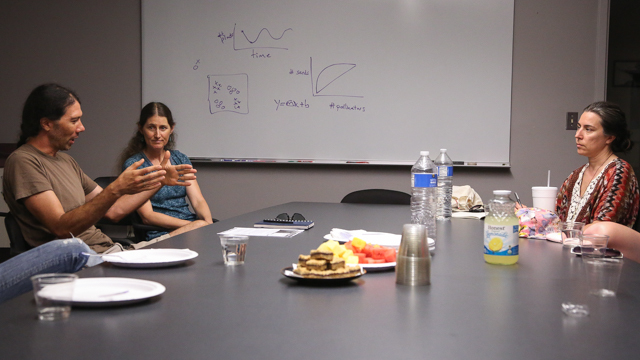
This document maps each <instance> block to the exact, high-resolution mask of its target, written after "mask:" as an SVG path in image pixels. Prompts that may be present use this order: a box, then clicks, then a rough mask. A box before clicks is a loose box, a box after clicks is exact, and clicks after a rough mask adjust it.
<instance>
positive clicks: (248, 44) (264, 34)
mask: <svg viewBox="0 0 640 360" xmlns="http://www.w3.org/2000/svg"><path fill="white" fill-rule="evenodd" d="M236 25H237V24H234V25H233V34H234V35H233V50H249V49H280V50H289V48H288V47H287V45H286V39H283V38H284V35H285V34H286V33H287V31H293V29H292V28H287V29H285V30H283V31H282V34H280V36H273V35H272V34H271V31H269V29H267V28H262V29H261V30H260V31H259V32H258V34H257V35H256V36H255V37H252V38H253V40H251V39H249V36H247V33H245V31H244V30H240V33H241V34H242V36H243V37H242V38H240V39H239V40H238V42H237V43H236V38H238V36H237V35H236V34H237V32H236Z"/></svg>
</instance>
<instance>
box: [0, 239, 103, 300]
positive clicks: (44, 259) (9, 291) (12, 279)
mask: <svg viewBox="0 0 640 360" xmlns="http://www.w3.org/2000/svg"><path fill="white" fill-rule="evenodd" d="M82 252H86V253H90V254H95V252H94V251H93V250H91V249H89V246H87V244H85V243H84V242H83V241H82V240H80V239H65V240H54V241H50V242H48V243H45V244H43V245H40V246H38V247H36V248H33V249H31V250H29V251H27V252H24V253H22V254H20V255H18V256H15V257H13V258H11V259H9V260H7V261H5V262H3V263H1V264H0V303H2V302H3V301H6V300H9V299H11V298H13V297H15V296H18V295H21V294H24V293H26V292H28V291H31V290H32V289H33V287H32V285H31V279H30V278H31V276H33V275H37V274H45V273H74V272H77V271H80V270H81V269H82V267H83V266H84V265H85V264H86V263H87V259H88V256H86V255H82V254H81V253H82Z"/></svg>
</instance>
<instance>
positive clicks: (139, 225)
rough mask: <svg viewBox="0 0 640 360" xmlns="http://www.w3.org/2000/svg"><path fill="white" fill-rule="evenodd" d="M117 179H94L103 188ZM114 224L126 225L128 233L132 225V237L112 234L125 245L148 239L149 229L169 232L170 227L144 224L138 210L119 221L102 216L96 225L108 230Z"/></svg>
mask: <svg viewBox="0 0 640 360" xmlns="http://www.w3.org/2000/svg"><path fill="white" fill-rule="evenodd" d="M115 179H117V176H101V177H98V178H96V179H94V181H95V182H96V183H97V184H98V185H100V187H101V188H103V189H104V188H106V187H107V186H109V184H111V183H112V182H113V181H114V180H115ZM112 226H116V227H124V228H126V232H127V233H128V232H129V231H128V230H129V227H131V229H132V230H133V236H132V237H124V238H123V237H114V236H112V237H111V239H112V240H113V241H115V242H118V243H120V244H122V245H123V246H125V245H132V244H135V243H139V242H141V241H145V240H147V232H149V231H166V232H169V231H170V230H169V229H165V228H163V227H160V226H155V225H147V224H144V223H143V222H142V219H141V218H140V215H138V213H137V212H136V211H133V212H132V213H130V214H129V215H127V216H125V217H124V218H122V219H121V220H120V221H118V222H117V223H114V222H113V221H111V220H108V219H105V218H102V219H100V221H98V223H97V224H96V227H97V228H99V229H101V230H103V231H105V232H108V228H109V227H112Z"/></svg>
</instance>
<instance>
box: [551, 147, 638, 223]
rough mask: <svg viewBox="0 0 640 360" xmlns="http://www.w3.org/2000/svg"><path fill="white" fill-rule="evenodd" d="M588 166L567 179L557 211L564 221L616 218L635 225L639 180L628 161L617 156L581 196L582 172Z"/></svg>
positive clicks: (617, 221)
mask: <svg viewBox="0 0 640 360" xmlns="http://www.w3.org/2000/svg"><path fill="white" fill-rule="evenodd" d="M587 166H588V164H587V165H584V166H581V167H580V168H578V169H576V170H574V171H573V172H572V173H571V174H570V175H569V177H568V178H567V179H566V180H565V181H564V183H563V184H562V187H561V188H560V192H559V193H558V199H557V201H556V213H557V214H558V217H559V218H560V220H562V221H567V218H569V220H573V221H581V222H584V223H586V224H590V223H592V222H594V221H613V222H616V223H619V224H622V225H626V226H633V224H634V223H635V221H636V216H637V215H638V206H640V193H639V192H638V180H637V179H636V176H635V174H634V172H633V168H632V167H631V165H629V163H628V162H626V161H624V160H622V159H620V158H617V159H614V160H612V161H611V162H609V164H607V166H606V167H605V168H604V169H603V170H602V172H601V174H599V175H596V177H595V178H594V179H593V180H592V181H591V183H590V184H589V186H588V187H587V190H585V193H584V196H583V197H581V196H580V185H581V183H582V174H583V173H584V169H586V167H587Z"/></svg>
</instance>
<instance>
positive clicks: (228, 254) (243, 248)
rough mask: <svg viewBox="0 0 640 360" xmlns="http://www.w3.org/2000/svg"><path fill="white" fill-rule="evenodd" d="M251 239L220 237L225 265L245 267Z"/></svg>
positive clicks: (236, 236)
mask: <svg viewBox="0 0 640 360" xmlns="http://www.w3.org/2000/svg"><path fill="white" fill-rule="evenodd" d="M247 242H249V237H248V236H245V235H220V245H222V257H223V258H224V264H225V265H230V266H233V265H243V264H244V256H245V254H246V252H247Z"/></svg>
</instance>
